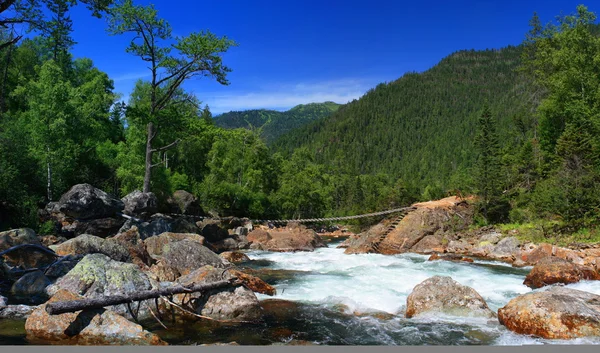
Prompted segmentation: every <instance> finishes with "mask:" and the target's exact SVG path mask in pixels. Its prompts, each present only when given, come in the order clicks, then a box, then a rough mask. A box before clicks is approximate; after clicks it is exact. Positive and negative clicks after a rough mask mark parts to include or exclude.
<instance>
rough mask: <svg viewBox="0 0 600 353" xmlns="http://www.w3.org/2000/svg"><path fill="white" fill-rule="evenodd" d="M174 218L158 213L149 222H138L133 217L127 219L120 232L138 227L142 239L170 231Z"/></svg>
mask: <svg viewBox="0 0 600 353" xmlns="http://www.w3.org/2000/svg"><path fill="white" fill-rule="evenodd" d="M172 222H173V219H172V218H171V217H169V216H165V215H163V214H160V213H157V214H154V215H152V217H151V218H150V221H149V222H137V221H135V220H133V219H129V220H127V222H125V224H124V225H123V227H121V229H119V233H125V232H126V231H128V230H129V229H131V228H132V227H134V226H135V227H137V228H138V232H139V233H140V237H141V238H142V240H144V239H147V238H150V237H153V236H155V235H159V234H162V233H166V232H170V231H171V225H172Z"/></svg>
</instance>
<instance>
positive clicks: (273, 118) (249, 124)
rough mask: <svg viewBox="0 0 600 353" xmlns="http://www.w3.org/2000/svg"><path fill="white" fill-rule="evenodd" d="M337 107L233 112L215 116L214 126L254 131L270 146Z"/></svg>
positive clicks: (327, 104)
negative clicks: (281, 137)
mask: <svg viewBox="0 0 600 353" xmlns="http://www.w3.org/2000/svg"><path fill="white" fill-rule="evenodd" d="M339 107H340V105H339V104H337V103H334V102H325V103H310V104H300V105H297V106H295V107H294V108H292V109H290V110H288V111H285V112H278V111H276V110H266V109H255V110H245V111H233V112H229V113H224V114H221V115H218V116H216V117H215V124H216V125H217V126H220V127H223V128H226V129H237V128H245V129H256V130H257V131H258V132H259V134H260V136H261V137H263V138H264V139H265V141H266V142H267V143H268V144H270V143H271V142H273V141H274V140H275V139H277V138H278V137H279V136H281V135H283V134H285V133H287V132H289V131H291V130H293V129H296V128H298V127H301V126H303V125H306V124H308V123H310V122H312V121H315V120H319V119H321V118H324V117H327V116H329V115H331V113H333V112H335V111H337V110H338V109H339Z"/></svg>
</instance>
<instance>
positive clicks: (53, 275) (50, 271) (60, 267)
mask: <svg viewBox="0 0 600 353" xmlns="http://www.w3.org/2000/svg"><path fill="white" fill-rule="evenodd" d="M83 256H84V255H67V256H65V257H63V258H62V259H61V260H60V261H57V262H55V263H53V264H52V265H51V266H50V267H48V268H47V269H46V271H44V274H45V275H46V276H47V277H48V278H50V279H57V278H59V277H62V276H64V275H66V274H67V273H69V271H71V270H72V269H73V267H75V266H76V265H77V264H78V263H79V261H81V259H83Z"/></svg>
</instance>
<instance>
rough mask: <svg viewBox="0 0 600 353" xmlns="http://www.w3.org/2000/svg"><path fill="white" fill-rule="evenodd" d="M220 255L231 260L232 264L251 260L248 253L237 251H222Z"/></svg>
mask: <svg viewBox="0 0 600 353" xmlns="http://www.w3.org/2000/svg"><path fill="white" fill-rule="evenodd" d="M219 256H221V257H222V258H224V259H225V260H227V261H229V262H231V263H232V264H241V263H243V262H246V261H250V258H249V257H248V256H247V255H246V254H244V253H241V252H237V251H226V252H224V253H220V254H219Z"/></svg>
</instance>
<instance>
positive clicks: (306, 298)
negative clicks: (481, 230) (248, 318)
mask: <svg viewBox="0 0 600 353" xmlns="http://www.w3.org/2000/svg"><path fill="white" fill-rule="evenodd" d="M338 244H339V242H332V243H330V244H329V245H328V247H327V248H320V249H317V250H316V251H314V252H296V253H277V252H265V251H249V252H246V254H247V255H248V256H249V257H250V259H251V260H252V261H251V262H250V263H249V264H245V265H247V266H248V267H250V268H253V269H254V270H257V271H259V272H260V271H263V272H264V273H265V274H266V276H265V277H264V278H265V280H267V281H269V282H270V283H272V284H273V285H274V286H275V287H276V288H277V294H276V295H275V296H274V297H269V296H266V295H261V294H259V295H258V297H259V299H260V300H261V301H263V304H266V303H269V302H270V303H275V304H277V303H282V302H281V301H279V302H277V301H273V300H272V299H273V298H275V299H283V300H286V301H292V302H293V303H291V304H293V307H292V308H289V305H288V304H289V303H283V304H284V305H283V307H284V310H283V311H282V310H281V305H271V306H270V308H271V309H267V307H268V306H267V305H265V322H264V323H261V324H251V323H244V324H222V323H218V322H214V321H200V322H197V323H193V324H185V325H171V324H170V323H169V322H166V324H167V326H168V329H167V330H165V329H163V328H161V327H160V326H158V325H157V324H156V322H149V323H145V327H146V328H148V329H150V330H151V331H153V332H155V333H157V334H158V335H159V336H161V338H163V339H164V340H166V341H167V342H169V343H170V344H179V345H196V344H211V343H229V342H236V343H238V344H241V345H269V344H290V343H292V344H318V345H532V344H600V337H597V338H586V339H576V340H568V341H562V340H544V339H539V338H534V337H529V336H524V335H518V334H514V333H512V332H510V331H508V330H507V329H505V328H504V326H502V325H500V324H499V323H498V321H497V320H496V319H493V320H488V319H474V318H461V317H451V316H443V315H440V314H431V315H427V316H423V317H418V318H412V319H406V318H404V307H405V305H406V298H407V297H408V295H409V294H410V293H411V291H412V289H413V288H414V287H415V286H416V285H417V284H419V283H420V282H422V281H423V280H425V279H427V278H429V277H432V276H435V275H442V276H451V277H452V278H453V279H454V280H456V281H458V282H459V283H461V284H463V285H467V286H470V287H473V288H474V289H475V290H477V292H479V294H481V296H482V297H483V298H484V299H485V300H486V301H487V303H488V305H489V306H490V308H491V309H492V310H494V311H496V310H497V309H498V308H500V307H502V306H504V305H505V304H506V303H507V302H508V301H509V300H510V299H512V298H514V297H515V296H517V295H520V294H523V293H527V292H529V291H530V290H531V289H529V288H528V287H526V286H524V285H523V280H524V279H525V276H526V275H527V273H528V271H529V270H530V268H513V267H511V266H510V265H507V264H504V263H500V262H491V261H475V262H474V263H466V262H465V263H456V262H449V261H427V258H428V256H424V255H417V254H402V255H393V256H389V255H378V254H362V255H346V254H344V249H338V248H336V245H338ZM242 266H244V265H242ZM569 287H572V288H575V289H580V290H584V291H588V292H592V293H595V294H600V281H583V282H580V283H576V284H572V285H569ZM278 307H279V309H277V308H278ZM273 308H275V309H276V310H275V311H273ZM148 325H150V326H148ZM23 326H24V323H23V322H10V321H2V320H0V345H4V344H28V342H27V340H26V339H25V337H24V336H25V335H24V333H25V332H24V329H23Z"/></svg>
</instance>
